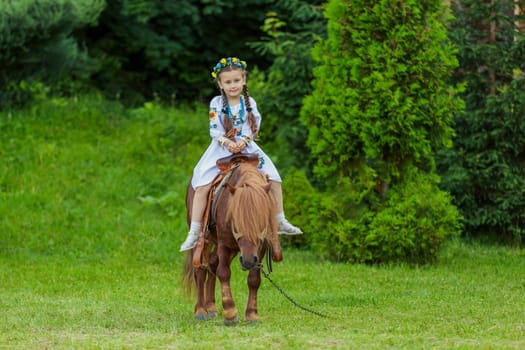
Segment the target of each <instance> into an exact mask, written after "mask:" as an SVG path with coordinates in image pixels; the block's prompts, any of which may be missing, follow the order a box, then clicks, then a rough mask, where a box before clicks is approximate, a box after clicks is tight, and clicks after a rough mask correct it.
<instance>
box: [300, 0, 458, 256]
mask: <svg viewBox="0 0 525 350" xmlns="http://www.w3.org/2000/svg"><path fill="white" fill-rule="evenodd" d="M447 10H448V7H446V6H445V5H444V3H443V1H442V0H421V1H402V0H378V1H374V2H370V1H366V0H355V1H351V2H348V1H344V0H331V1H330V2H329V3H328V6H327V9H326V16H327V18H328V39H327V40H325V41H324V42H322V43H321V44H320V45H317V46H316V49H315V51H314V59H315V60H316V62H317V63H318V66H317V67H316V68H315V69H314V76H315V80H314V82H313V86H314V91H313V93H312V95H311V96H309V97H307V98H306V99H305V103H304V106H303V109H302V113H301V118H302V120H303V122H304V123H305V125H306V126H307V127H308V128H309V136H308V145H309V146H310V147H311V149H312V153H313V156H314V157H315V159H316V167H315V173H316V174H317V175H318V176H319V177H321V178H322V179H323V180H324V182H325V184H326V186H327V194H326V195H327V196H329V195H330V193H332V195H331V200H330V201H324V204H322V205H321V208H320V209H319V210H318V213H319V214H318V216H319V217H320V219H319V232H323V233H322V234H320V235H319V239H318V241H317V243H316V244H317V245H319V246H320V249H324V250H325V251H327V252H328V253H329V254H330V255H331V256H332V257H336V258H338V259H349V260H354V261H389V260H409V261H412V262H419V263H421V262H423V263H424V262H428V261H431V260H432V259H434V258H435V256H436V253H437V251H438V249H439V247H440V244H441V242H442V240H443V239H444V238H445V237H447V236H449V235H454V234H458V232H459V230H458V228H459V215H458V213H457V210H456V208H455V207H454V206H453V205H451V203H450V201H451V199H450V198H449V196H448V195H447V194H446V193H442V192H441V191H440V190H439V188H438V187H437V183H438V178H437V177H436V176H435V175H434V174H433V173H434V170H435V169H434V167H435V165H434V162H435V161H434V157H435V152H436V151H437V150H438V149H440V148H442V147H443V146H444V145H448V144H450V142H451V138H452V134H453V129H452V121H453V115H454V113H456V112H457V111H459V110H460V109H461V108H462V101H461V100H460V99H459V98H458V97H457V95H456V92H457V90H458V89H457V88H456V87H454V86H452V85H450V84H449V79H450V76H451V74H452V72H453V69H454V68H455V67H456V66H457V60H456V59H455V57H454V53H455V49H454V47H453V46H452V45H451V43H450V41H449V39H448V37H447V31H446V26H445V24H446V21H447V17H448V14H449V11H447ZM314 220H315V219H314Z"/></svg>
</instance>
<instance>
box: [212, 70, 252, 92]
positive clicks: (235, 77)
mask: <svg viewBox="0 0 525 350" xmlns="http://www.w3.org/2000/svg"><path fill="white" fill-rule="evenodd" d="M245 82H246V78H245V75H244V71H243V70H242V69H233V70H229V71H223V72H221V73H220V74H219V77H218V79H217V83H218V84H219V87H220V88H221V89H223V90H224V92H225V93H226V96H228V98H230V99H232V98H233V99H237V98H238V97H239V96H240V95H241V94H242V87H243V86H244V84H245Z"/></svg>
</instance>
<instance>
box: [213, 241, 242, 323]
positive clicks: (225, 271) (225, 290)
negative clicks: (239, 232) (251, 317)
mask: <svg viewBox="0 0 525 350" xmlns="http://www.w3.org/2000/svg"><path fill="white" fill-rule="evenodd" d="M219 250H220V248H219ZM221 256H222V258H221ZM231 260H232V258H231V257H229V254H227V253H226V252H225V251H223V252H221V251H219V266H218V267H217V277H218V278H219V281H220V283H221V297H222V311H223V315H224V323H225V324H226V325H234V324H236V323H237V322H238V321H239V315H238V313H237V307H236V306H235V302H234V301H233V295H232V292H231V288H230V277H231V269H230V263H231Z"/></svg>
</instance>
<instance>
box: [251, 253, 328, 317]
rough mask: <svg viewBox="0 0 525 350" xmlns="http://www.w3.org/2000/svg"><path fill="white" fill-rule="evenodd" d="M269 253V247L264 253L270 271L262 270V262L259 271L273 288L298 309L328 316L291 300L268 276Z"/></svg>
mask: <svg viewBox="0 0 525 350" xmlns="http://www.w3.org/2000/svg"><path fill="white" fill-rule="evenodd" d="M271 253H272V250H271V247H270V248H269V249H268V254H267V255H266V265H267V266H268V270H269V271H270V272H268V273H267V272H266V271H264V266H263V264H261V266H260V268H261V272H262V273H263V275H264V277H266V279H267V280H268V281H270V283H271V284H272V285H273V286H274V287H275V289H277V290H278V291H279V292H280V293H281V294H282V295H283V296H284V297H285V298H286V299H288V301H290V302H291V303H292V304H293V305H295V306H296V307H298V308H299V309H301V310H303V311H306V312H309V313H311V314H314V315H316V316H319V317H323V318H328V316H327V315H325V314H323V313H321V312H319V311H315V310H312V309H309V308H307V307H305V306H302V305H301V304H299V303H298V302H296V301H295V300H293V299H292V298H291V297H290V296H289V295H288V294H286V293H285V292H284V290H283V289H282V288H281V287H279V286H278V285H277V284H276V283H275V282H274V281H273V280H272V279H271V278H270V273H271V272H272V262H271V260H272V258H271Z"/></svg>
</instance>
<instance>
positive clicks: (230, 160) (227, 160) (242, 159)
mask: <svg viewBox="0 0 525 350" xmlns="http://www.w3.org/2000/svg"><path fill="white" fill-rule="evenodd" d="M237 163H250V164H252V165H253V166H256V167H257V166H259V155H258V154H257V153H236V154H232V155H230V156H228V157H224V158H220V159H217V162H215V164H217V168H219V171H220V172H221V174H224V173H226V172H228V170H230V169H231V167H232V166H234V165H235V164H237Z"/></svg>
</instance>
